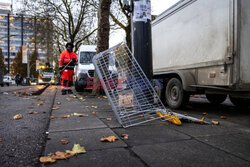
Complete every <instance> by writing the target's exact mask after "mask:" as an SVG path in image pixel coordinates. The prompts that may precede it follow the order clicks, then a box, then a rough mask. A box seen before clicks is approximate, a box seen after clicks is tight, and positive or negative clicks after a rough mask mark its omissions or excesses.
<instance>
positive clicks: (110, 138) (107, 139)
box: [100, 136, 118, 142]
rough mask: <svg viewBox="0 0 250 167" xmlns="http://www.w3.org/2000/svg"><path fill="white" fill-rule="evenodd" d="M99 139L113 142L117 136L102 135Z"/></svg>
mask: <svg viewBox="0 0 250 167" xmlns="http://www.w3.org/2000/svg"><path fill="white" fill-rule="evenodd" d="M100 140H101V141H108V142H115V140H118V137H115V136H109V137H102V138H101V139H100Z"/></svg>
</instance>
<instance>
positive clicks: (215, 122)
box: [211, 120, 220, 125]
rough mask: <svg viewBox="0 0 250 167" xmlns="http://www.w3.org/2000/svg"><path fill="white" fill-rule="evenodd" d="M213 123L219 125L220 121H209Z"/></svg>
mask: <svg viewBox="0 0 250 167" xmlns="http://www.w3.org/2000/svg"><path fill="white" fill-rule="evenodd" d="M211 122H212V124H213V125H219V124H220V123H219V122H218V121H213V120H212V121H211Z"/></svg>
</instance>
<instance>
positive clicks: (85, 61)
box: [74, 45, 96, 92]
mask: <svg viewBox="0 0 250 167" xmlns="http://www.w3.org/2000/svg"><path fill="white" fill-rule="evenodd" d="M95 54H96V46H95V45H81V46H80V48H79V54H78V63H77V65H76V66H75V75H74V85H75V90H76V91H78V92H80V91H83V90H84V89H85V88H86V86H87V78H88V77H94V71H95V67H94V65H93V63H92V58H93V57H94V55H95Z"/></svg>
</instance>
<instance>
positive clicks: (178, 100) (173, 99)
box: [165, 78, 189, 109]
mask: <svg viewBox="0 0 250 167" xmlns="http://www.w3.org/2000/svg"><path fill="white" fill-rule="evenodd" d="M165 98H166V103H167V105H168V106H169V107H171V108H174V109H177V108H181V107H183V106H185V105H186V104H187V103H188V101H189V95H188V94H187V92H185V91H184V90H183V87H182V83H181V81H180V80H179V79H178V78H172V79H170V80H169V82H168V83H167V86H166V91H165Z"/></svg>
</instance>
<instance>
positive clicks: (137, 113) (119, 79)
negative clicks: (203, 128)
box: [92, 43, 200, 128]
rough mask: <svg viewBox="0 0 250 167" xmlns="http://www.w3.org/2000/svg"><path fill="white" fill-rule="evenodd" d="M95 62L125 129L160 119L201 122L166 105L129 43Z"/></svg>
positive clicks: (104, 54) (175, 121)
mask: <svg viewBox="0 0 250 167" xmlns="http://www.w3.org/2000/svg"><path fill="white" fill-rule="evenodd" d="M92 61H93V64H94V66H95V69H96V72H97V75H98V77H99V79H100V82H101V84H102V87H103V89H104V91H105V94H106V96H107V97H108V99H109V102H110V104H111V107H112V110H113V111H114V113H115V116H116V119H117V120H118V122H119V123H120V124H121V125H122V126H123V127H124V128H127V127H131V126H135V125H139V124H142V123H146V122H149V121H153V120H156V119H163V120H168V121H170V122H172V123H174V124H177V125H180V124H181V121H180V120H179V118H180V119H181V118H182V119H183V118H184V119H188V120H191V121H194V122H197V121H198V122H199V121H200V120H199V119H196V118H193V117H189V116H184V115H182V114H178V113H174V112H171V111H169V110H168V109H166V108H165V106H164V105H163V103H162V102H161V100H160V98H159V97H158V95H157V93H156V92H155V90H154V88H153V86H152V84H151V83H150V81H149V80H148V78H147V77H146V75H145V74H144V72H143V71H142V69H141V67H140V66H139V64H138V62H137V61H136V59H135V58H134V56H133V54H132V53H131V51H130V50H129V48H128V47H127V45H126V43H120V44H118V45H116V46H114V47H112V48H110V49H108V50H106V51H104V52H101V53H99V54H97V55H95V56H94V57H93V60H92Z"/></svg>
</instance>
